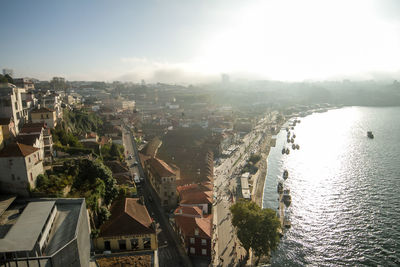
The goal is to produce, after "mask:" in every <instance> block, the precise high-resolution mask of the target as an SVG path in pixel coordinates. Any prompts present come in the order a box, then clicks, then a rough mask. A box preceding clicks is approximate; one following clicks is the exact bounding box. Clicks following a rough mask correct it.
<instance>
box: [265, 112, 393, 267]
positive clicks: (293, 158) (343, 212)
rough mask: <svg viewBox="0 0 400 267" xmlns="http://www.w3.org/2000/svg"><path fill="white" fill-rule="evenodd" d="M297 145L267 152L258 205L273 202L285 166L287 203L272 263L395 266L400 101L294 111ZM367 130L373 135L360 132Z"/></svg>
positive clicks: (280, 139)
mask: <svg viewBox="0 0 400 267" xmlns="http://www.w3.org/2000/svg"><path fill="white" fill-rule="evenodd" d="M299 119H300V120H301V123H299V124H297V125H296V126H295V127H294V130H292V131H291V132H292V133H295V135H296V138H295V143H296V144H299V145H300V149H299V150H292V149H290V154H289V155H282V153H281V150H282V147H283V146H285V145H286V146H287V147H288V145H287V144H286V130H281V132H280V133H279V134H278V135H277V144H276V147H275V148H272V149H271V152H270V154H269V157H268V173H267V178H266V182H265V188H264V197H263V207H264V208H272V209H275V210H276V208H277V207H278V202H277V198H278V195H277V193H276V186H277V182H278V181H279V180H282V179H281V177H282V173H283V170H284V169H287V170H288V171H289V178H288V179H287V180H286V181H285V182H284V186H285V187H286V188H289V189H290V193H291V197H292V204H291V206H290V207H289V208H288V209H287V210H286V216H287V217H288V218H289V219H290V221H291V224H292V227H291V228H290V229H289V230H287V231H286V232H285V235H284V237H283V238H282V239H281V243H280V245H279V248H278V249H277V251H275V252H274V253H273V255H272V262H271V263H272V266H400V108H399V107H389V108H370V107H346V108H341V109H336V110H330V111H328V112H325V113H314V114H312V115H309V116H307V117H304V118H299ZM368 130H371V131H373V133H374V135H375V138H374V139H369V138H367V136H366V133H367V131H368Z"/></svg>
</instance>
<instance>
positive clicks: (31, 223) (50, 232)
mask: <svg viewBox="0 0 400 267" xmlns="http://www.w3.org/2000/svg"><path fill="white" fill-rule="evenodd" d="M0 203H1V201H0ZM9 203H10V201H8V200H5V201H3V203H1V204H2V205H1V209H0V214H2V215H1V216H0V226H6V227H1V229H2V235H1V236H0V266H19V267H28V266H48V267H57V266H82V267H89V260H90V237H89V234H90V226H89V219H88V213H87V210H86V204H85V199H82V198H77V199H63V198H59V199H32V200H30V202H29V203H28V204H27V205H26V204H21V203H12V202H11V203H12V204H11V205H10V204H9ZM3 207H5V208H4V209H3Z"/></svg>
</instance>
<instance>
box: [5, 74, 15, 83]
mask: <svg viewBox="0 0 400 267" xmlns="http://www.w3.org/2000/svg"><path fill="white" fill-rule="evenodd" d="M4 77H5V78H6V79H7V82H8V83H14V80H13V78H12V77H11V76H10V75H8V74H6V75H4Z"/></svg>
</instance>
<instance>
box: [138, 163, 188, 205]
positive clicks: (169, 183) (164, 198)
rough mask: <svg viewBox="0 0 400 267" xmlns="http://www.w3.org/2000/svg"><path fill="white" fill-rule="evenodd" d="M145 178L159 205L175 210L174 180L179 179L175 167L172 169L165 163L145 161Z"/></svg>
mask: <svg viewBox="0 0 400 267" xmlns="http://www.w3.org/2000/svg"><path fill="white" fill-rule="evenodd" d="M145 166H146V171H147V177H148V179H149V180H150V183H151V185H152V187H153V188H154V190H155V191H156V192H157V194H158V196H159V198H160V200H161V205H162V206H163V207H164V208H166V209H168V210H169V209H172V208H175V207H176V205H177V198H178V197H177V194H176V180H179V178H180V171H179V169H178V168H177V167H175V168H172V166H170V165H168V164H167V163H166V162H165V161H163V160H161V159H158V158H155V157H154V158H150V159H148V160H146V161H145Z"/></svg>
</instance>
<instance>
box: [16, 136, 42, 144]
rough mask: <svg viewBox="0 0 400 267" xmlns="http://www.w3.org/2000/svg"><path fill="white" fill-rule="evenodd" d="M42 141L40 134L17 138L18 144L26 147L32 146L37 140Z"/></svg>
mask: <svg viewBox="0 0 400 267" xmlns="http://www.w3.org/2000/svg"><path fill="white" fill-rule="evenodd" d="M39 139H40V134H29V135H19V136H17V142H18V143H21V144H25V145H29V146H32V145H33V144H35V143H36V140H39Z"/></svg>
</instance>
